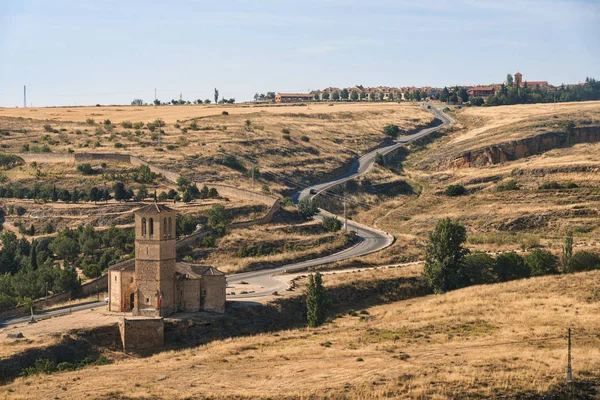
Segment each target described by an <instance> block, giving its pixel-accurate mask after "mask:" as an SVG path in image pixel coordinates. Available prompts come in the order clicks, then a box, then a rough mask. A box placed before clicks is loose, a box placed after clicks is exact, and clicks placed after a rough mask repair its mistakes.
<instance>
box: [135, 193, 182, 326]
mask: <svg viewBox="0 0 600 400" xmlns="http://www.w3.org/2000/svg"><path fill="white" fill-rule="evenodd" d="M175 218H176V214H175V212H174V211H173V210H172V209H170V208H169V207H167V206H164V205H162V204H157V203H154V204H150V205H147V206H145V207H142V208H140V209H139V210H138V211H136V213H135V286H136V292H135V301H134V302H135V304H134V307H133V315H140V316H165V315H169V314H172V313H173V312H175V311H176V310H175V307H176V304H175V263H176V258H177V254H176V246H175Z"/></svg>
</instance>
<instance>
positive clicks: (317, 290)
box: [306, 272, 328, 328]
mask: <svg viewBox="0 0 600 400" xmlns="http://www.w3.org/2000/svg"><path fill="white" fill-rule="evenodd" d="M327 305H328V301H327V292H326V291H325V288H324V287H323V277H322V275H321V274H320V273H319V272H317V273H316V274H314V275H312V274H311V275H310V276H309V277H308V292H307V294H306V319H307V320H308V326H310V327H311V328H314V327H317V326H320V325H323V323H324V322H325V315H326V313H327Z"/></svg>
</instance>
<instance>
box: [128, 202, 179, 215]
mask: <svg viewBox="0 0 600 400" xmlns="http://www.w3.org/2000/svg"><path fill="white" fill-rule="evenodd" d="M163 211H164V212H173V210H172V209H170V208H169V207H167V206H165V205H164V204H158V203H152V204H148V205H147V206H144V207H142V208H140V209H138V210H137V212H141V213H161V212H163Z"/></svg>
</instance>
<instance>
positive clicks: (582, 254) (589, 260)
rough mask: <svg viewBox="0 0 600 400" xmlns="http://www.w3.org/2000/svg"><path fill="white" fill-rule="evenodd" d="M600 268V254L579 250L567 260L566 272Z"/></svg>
mask: <svg viewBox="0 0 600 400" xmlns="http://www.w3.org/2000/svg"><path fill="white" fill-rule="evenodd" d="M594 269H600V255H598V254H596V253H592V252H589V251H583V250H581V251H578V252H576V253H575V254H573V256H572V257H571V258H570V259H569V261H568V262H567V265H566V268H565V272H581V271H591V270H594Z"/></svg>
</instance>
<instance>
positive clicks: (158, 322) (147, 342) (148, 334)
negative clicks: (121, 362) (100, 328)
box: [119, 317, 165, 353]
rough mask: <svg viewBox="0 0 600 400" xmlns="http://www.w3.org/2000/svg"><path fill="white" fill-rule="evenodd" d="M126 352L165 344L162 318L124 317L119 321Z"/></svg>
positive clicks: (142, 350)
mask: <svg viewBox="0 0 600 400" xmlns="http://www.w3.org/2000/svg"><path fill="white" fill-rule="evenodd" d="M119 331H120V333H121V341H122V343H123V350H124V351H125V352H133V353H137V352H144V351H148V350H153V349H157V348H160V347H162V346H164V344H165V324H164V321H163V319H162V318H142V317H133V318H123V319H122V320H121V322H120V323H119Z"/></svg>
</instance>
